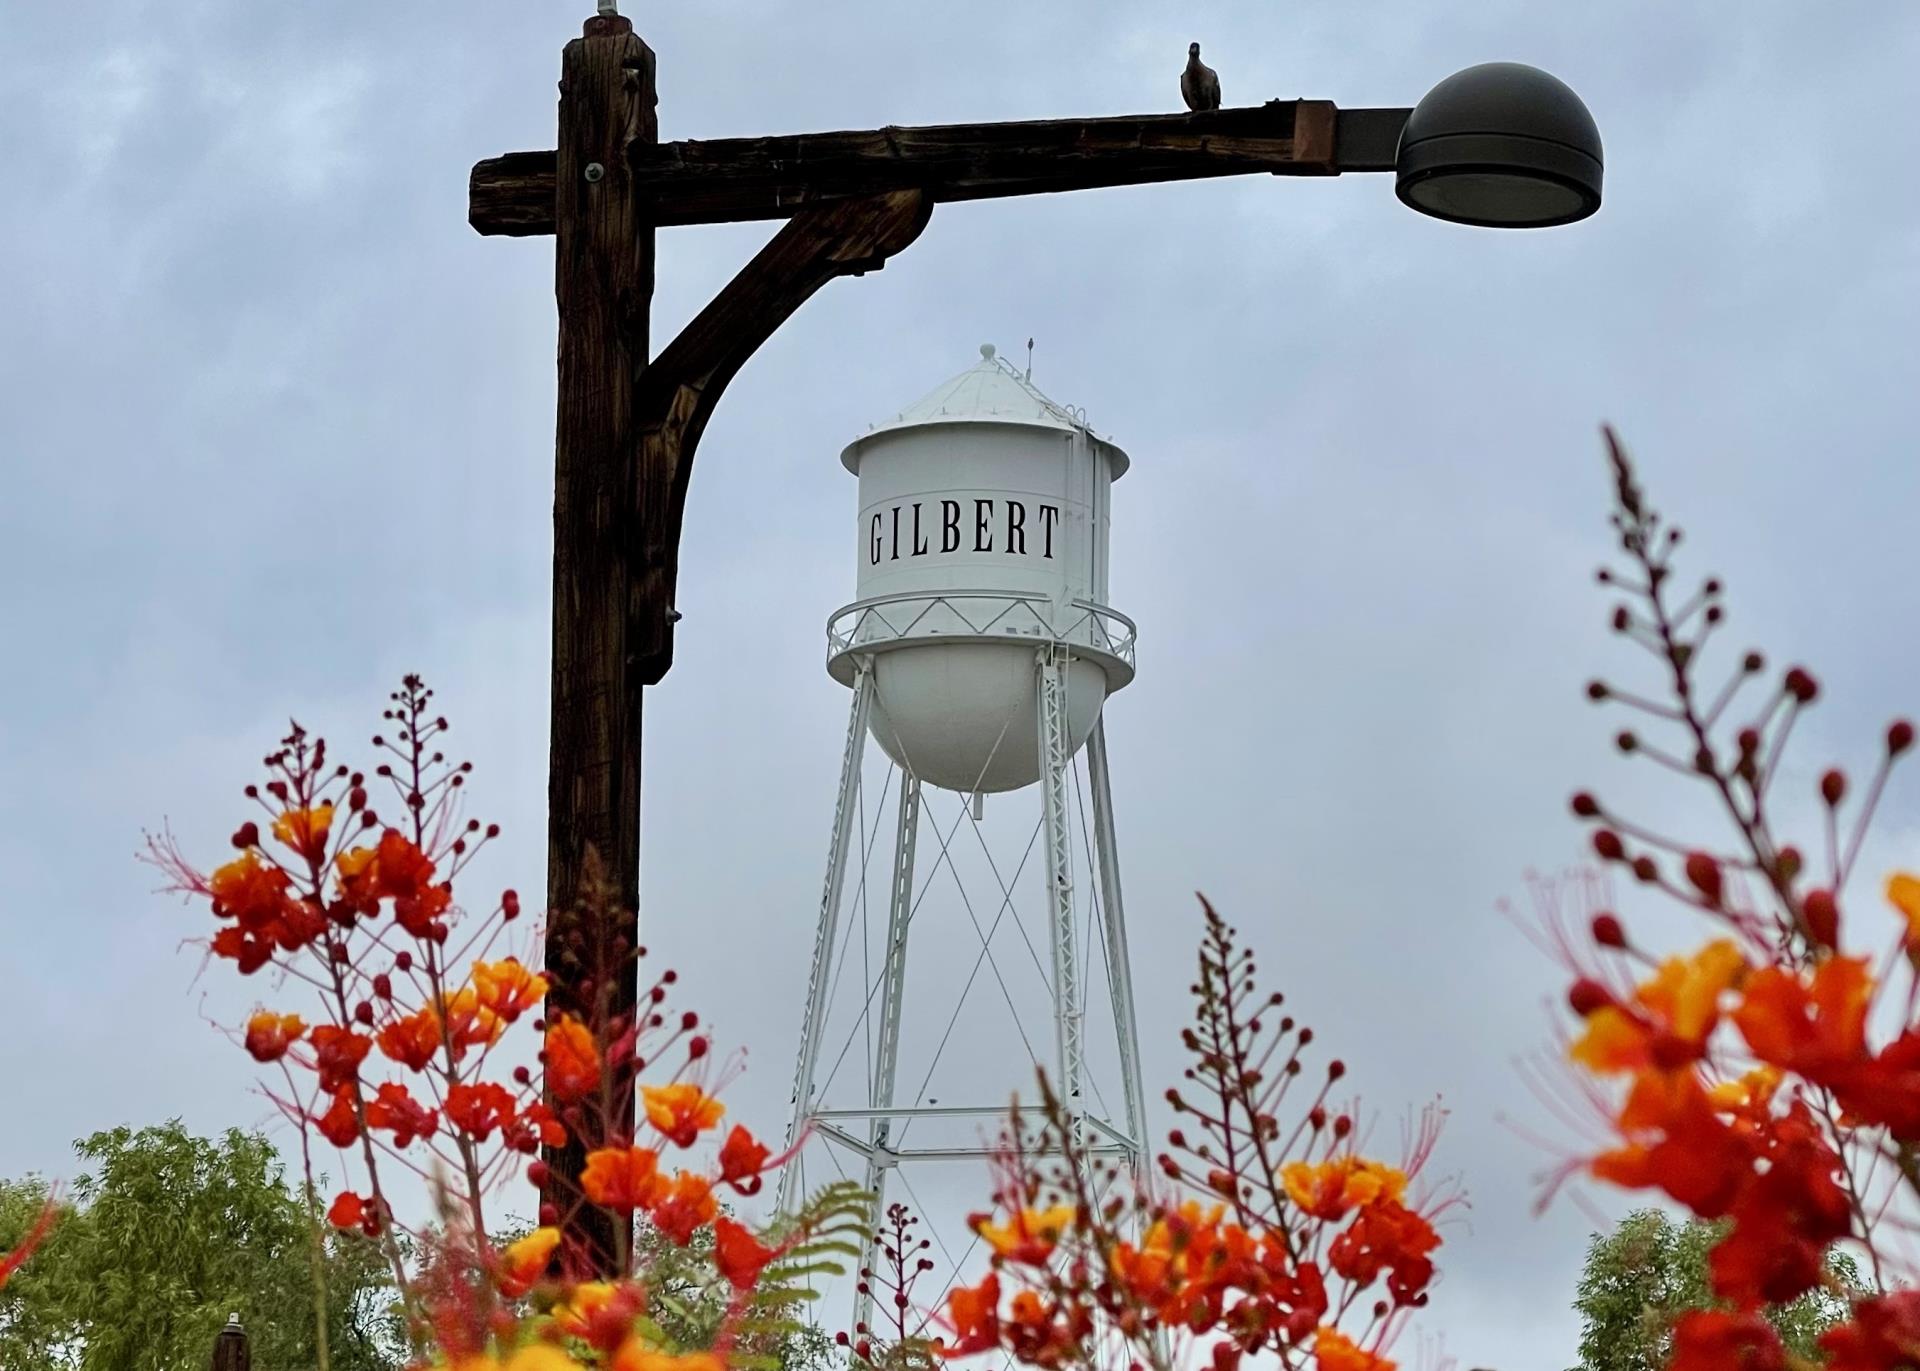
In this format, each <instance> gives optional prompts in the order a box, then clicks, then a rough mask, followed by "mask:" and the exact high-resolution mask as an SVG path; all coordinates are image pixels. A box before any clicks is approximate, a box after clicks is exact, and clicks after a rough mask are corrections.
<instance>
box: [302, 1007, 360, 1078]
mask: <svg viewBox="0 0 1920 1371" xmlns="http://www.w3.org/2000/svg"><path fill="white" fill-rule="evenodd" d="M308 1040H309V1041H310V1042H312V1043H313V1051H314V1062H315V1066H316V1068H317V1069H318V1070H319V1072H320V1088H321V1089H322V1090H338V1089H340V1088H341V1087H342V1086H345V1085H349V1084H351V1083H352V1082H354V1081H356V1080H358V1079H359V1078H360V1063H361V1062H364V1061H365V1060H366V1059H367V1053H369V1052H371V1051H372V1050H373V1039H372V1038H369V1037H367V1036H366V1035H365V1034H363V1033H355V1032H354V1031H353V1030H352V1029H349V1028H336V1027H335V1026H334V1025H333V1024H330V1023H323V1024H321V1025H320V1026H319V1027H318V1028H316V1029H314V1030H313V1032H312V1033H310V1034H309V1035H308Z"/></svg>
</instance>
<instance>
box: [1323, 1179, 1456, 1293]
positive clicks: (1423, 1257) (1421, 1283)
mask: <svg viewBox="0 0 1920 1371" xmlns="http://www.w3.org/2000/svg"><path fill="white" fill-rule="evenodd" d="M1439 1245H1440V1235H1439V1234H1437V1233H1435V1232H1434V1231H1433V1225H1432V1224H1430V1223H1428V1222H1427V1221H1426V1220H1425V1219H1424V1218H1422V1217H1421V1216H1420V1215H1418V1214H1416V1213H1414V1212H1413V1211H1412V1210H1411V1209H1408V1208H1406V1207H1405V1206H1404V1205H1402V1204H1400V1203H1399V1202H1398V1201H1397V1200H1389V1199H1380V1200H1376V1201H1374V1202H1373V1203H1372V1204H1369V1205H1367V1206H1365V1207H1364V1208H1362V1209H1361V1210H1360V1212H1359V1213H1358V1214H1356V1215H1354V1219H1353V1223H1352V1225H1351V1226H1350V1227H1349V1228H1348V1229H1347V1230H1346V1231H1345V1232H1344V1233H1342V1234H1341V1235H1340V1236H1339V1237H1337V1238H1335V1239H1334V1240H1333V1246H1331V1247H1330V1248H1328V1249H1327V1264H1328V1265H1330V1266H1331V1267H1333V1269H1334V1270H1335V1271H1337V1272H1339V1273H1340V1274H1341V1275H1342V1276H1345V1277H1346V1278H1347V1279H1348V1280H1350V1281H1352V1282H1353V1283H1354V1285H1355V1286H1357V1287H1359V1288H1360V1289H1365V1288H1366V1287H1367V1286H1369V1285H1372V1284H1373V1282H1374V1280H1375V1279H1376V1278H1377V1277H1378V1276H1379V1275H1380V1273H1381V1272H1382V1271H1385V1272H1386V1273H1387V1292H1388V1293H1389V1294H1390V1295H1392V1296H1393V1302H1394V1303H1395V1304H1397V1305H1410V1304H1412V1303H1414V1302H1415V1301H1416V1300H1418V1299H1419V1297H1420V1294H1421V1292H1422V1291H1424V1290H1425V1289H1426V1288H1427V1284H1428V1282H1430V1281H1431V1280H1432V1279H1433V1262H1432V1261H1431V1260H1429V1258H1428V1254H1429V1253H1431V1252H1432V1251H1433V1250H1434V1248H1436V1247H1438V1246H1439Z"/></svg>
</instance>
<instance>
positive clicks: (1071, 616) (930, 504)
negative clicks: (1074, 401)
mask: <svg viewBox="0 0 1920 1371" xmlns="http://www.w3.org/2000/svg"><path fill="white" fill-rule="evenodd" d="M980 354H981V355H980V362H979V364H978V365H977V366H974V367H971V368H969V369H968V370H966V371H964V372H962V373H961V374H960V375H958V376H956V377H954V378H953V379H952V380H950V381H948V382H947V383H946V384H944V385H942V386H939V387H937V388H936V389H935V390H933V391H932V392H931V393H930V394H928V395H927V396H926V397H925V398H924V399H922V400H920V401H919V402H918V403H916V404H913V405H911V406H909V407H908V408H907V409H905V410H902V411H901V412H900V414H899V415H898V416H897V417H895V418H894V419H891V420H889V421H888V422H886V423H884V424H880V425H878V426H876V427H875V428H873V429H872V430H870V431H869V432H867V433H866V434H864V435H862V436H861V437H860V438H858V439H856V440H854V441H853V442H852V443H850V444H849V445H848V446H847V448H846V450H845V451H844V452H843V453H842V454H841V458H840V460H841V461H842V462H843V463H845V465H846V467H847V469H848V470H849V471H851V472H853V473H854V475H856V476H857V477H859V479H860V517H859V522H858V525H857V530H856V534H857V536H856V539H855V548H856V560H857V563H858V575H857V585H858V592H859V599H858V600H857V601H856V602H855V603H853V604H851V605H848V606H847V607H846V608H845V609H842V610H840V611H839V612H838V613H836V614H835V615H834V616H833V618H832V619H831V620H830V621H829V623H828V628H827V636H828V665H827V669H828V671H829V672H831V673H832V675H833V676H834V678H835V679H836V680H838V681H840V682H841V683H842V684H846V685H851V684H853V683H854V680H855V675H856V671H857V667H858V664H859V663H860V662H862V661H865V662H868V663H870V664H871V668H872V671H873V682H874V698H873V703H872V709H871V713H870V715H869V719H868V727H869V729H870V730H871V732H872V735H873V738H874V741H875V742H877V743H879V744H880V746H881V748H882V749H884V750H885V751H886V753H887V755H888V756H890V757H892V758H893V760H894V761H895V762H897V763H899V764H900V765H901V766H903V767H905V768H907V769H908V770H909V771H911V772H912V773H913V774H914V775H916V776H917V777H919V778H920V780H921V782H922V783H923V784H926V785H934V786H939V787H942V788H943V789H947V790H957V791H961V792H963V793H976V794H984V793H994V792H998V791H1005V790H1018V789H1020V788H1021V787H1023V786H1028V785H1032V784H1033V783H1034V782H1035V781H1036V780H1038V779H1039V776H1040V760H1039V750H1040V749H1039V713H1038V707H1039V698H1038V693H1037V678H1038V665H1039V663H1040V661H1041V660H1043V654H1049V653H1050V654H1056V655H1058V656H1059V657H1062V658H1064V659H1065V660H1066V661H1067V663H1068V665H1067V696H1068V698H1067V708H1066V722H1067V734H1068V741H1069V743H1070V745H1071V747H1072V748H1073V749H1075V750H1077V749H1078V748H1079V747H1080V745H1081V744H1082V743H1084V742H1085V741H1086V739H1087V735H1088V734H1089V733H1090V732H1092V730H1093V725H1094V723H1095V721H1096V720H1098V718H1099V717H1100V709H1101V707H1102V706H1103V705H1104V704H1105V703H1106V698H1107V696H1108V695H1110V694H1111V693H1112V692H1114V691H1116V690H1119V689H1120V688H1121V687H1122V686H1124V685H1126V684H1127V683H1128V682H1129V681H1131V680H1132V679H1133V652H1134V629H1133V624H1132V623H1131V622H1130V621H1129V620H1128V619H1127V618H1126V617H1125V616H1124V615H1121V614H1118V613H1116V612H1115V611H1113V610H1112V609H1110V608H1108V607H1107V526H1108V509H1109V504H1110V491H1111V487H1112V484H1113V482H1114V481H1115V480H1117V479H1118V478H1119V477H1120V476H1121V475H1122V474H1123V473H1124V472H1125V471H1126V469H1127V464H1128V463H1127V455H1126V453H1124V452H1122V451H1121V450H1120V449H1119V448H1118V447H1116V446H1115V445H1114V444H1112V443H1109V442H1107V441H1106V440H1105V439H1103V438H1099V437H1097V436H1095V435H1094V433H1093V432H1092V431H1091V430H1090V429H1089V428H1088V427H1087V424H1086V419H1085V416H1084V415H1081V414H1077V413H1075V412H1073V411H1070V410H1068V409H1066V408H1064V407H1062V406H1060V405H1057V404H1055V403H1054V402H1053V401H1051V400H1049V399H1047V397H1046V396H1044V395H1042V394H1041V393H1040V392H1039V391H1038V390H1037V389H1035V388H1034V386H1033V384H1032V383H1031V382H1030V381H1029V380H1028V379H1027V378H1026V377H1025V376H1023V375H1022V374H1021V372H1019V371H1018V370H1016V369H1015V368H1013V367H1011V366H1009V365H1008V364H1007V363H1006V362H1005V361H1004V360H1002V359H1001V358H999V357H997V356H996V355H995V353H994V350H993V348H992V347H991V346H987V347H982V348H981V349H980Z"/></svg>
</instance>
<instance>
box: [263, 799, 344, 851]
mask: <svg viewBox="0 0 1920 1371" xmlns="http://www.w3.org/2000/svg"><path fill="white" fill-rule="evenodd" d="M332 827H333V806H332V805H330V804H320V805H315V806H314V807H313V808H312V809H289V810H288V811H287V812H286V813H284V814H282V815H281V816H280V817H279V818H277V819H275V820H274V821H273V836H274V837H276V838H278V839H279V840H280V841H281V842H283V843H285V844H286V845H287V846H288V847H290V848H292V849H293V850H294V851H295V852H297V853H299V854H300V855H301V856H302V857H304V858H306V859H307V860H308V861H310V862H317V861H319V860H320V859H321V858H322V857H324V856H325V855H326V852H327V832H328V830H329V829H331V828H332Z"/></svg>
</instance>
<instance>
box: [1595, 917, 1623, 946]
mask: <svg viewBox="0 0 1920 1371" xmlns="http://www.w3.org/2000/svg"><path fill="white" fill-rule="evenodd" d="M1593 940H1594V941H1595V942H1596V943H1599V944H1600V946H1602V947H1625V946H1626V945H1627V931H1626V930H1625V929H1624V928H1622V927H1620V920H1619V919H1617V918H1615V917H1614V916H1613V915H1611V914H1596V915H1594V916H1593Z"/></svg>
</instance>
